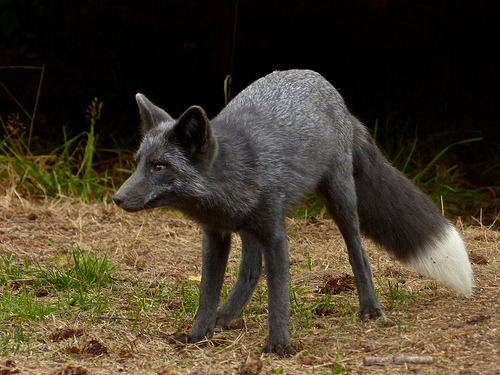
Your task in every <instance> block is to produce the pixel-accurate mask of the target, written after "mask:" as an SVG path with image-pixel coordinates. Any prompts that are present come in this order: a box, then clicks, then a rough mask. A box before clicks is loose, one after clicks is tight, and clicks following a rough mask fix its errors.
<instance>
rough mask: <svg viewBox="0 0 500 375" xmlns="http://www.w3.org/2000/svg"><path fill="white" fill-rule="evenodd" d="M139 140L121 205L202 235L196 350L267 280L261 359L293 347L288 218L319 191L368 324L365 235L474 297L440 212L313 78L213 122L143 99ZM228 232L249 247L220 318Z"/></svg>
mask: <svg viewBox="0 0 500 375" xmlns="http://www.w3.org/2000/svg"><path fill="white" fill-rule="evenodd" d="M136 99H137V103H138V106H139V112H140V116H141V120H142V135H143V139H142V143H141V145H140V147H139V150H138V151H137V154H136V161H137V169H136V170H135V172H134V173H133V174H132V175H131V176H130V178H129V179H128V180H127V181H125V183H124V184H123V185H122V186H121V188H120V189H119V190H118V192H117V193H116V194H115V195H114V197H113V199H114V201H115V202H116V204H117V205H119V206H120V207H122V208H123V209H125V210H127V211H131V212H132V211H138V210H144V209H148V208H153V207H161V206H169V207H174V208H177V209H179V210H181V211H182V212H184V213H186V214H187V215H188V216H190V217H191V218H193V219H194V220H195V221H197V222H198V223H199V224H200V225H201V226H202V228H203V242H202V243H203V245H202V248H203V249H202V251H203V259H202V279H201V286H200V300H199V309H198V313H197V315H196V318H195V321H194V323H193V326H192V328H191V329H190V330H189V333H188V334H181V335H179V336H177V337H176V339H178V340H180V341H184V342H197V341H200V340H203V339H204V338H206V337H210V336H211V335H212V334H213V331H214V328H215V327H216V326H226V325H227V324H228V323H229V322H230V321H231V320H232V319H234V318H236V317H237V316H238V314H239V313H240V311H241V310H242V309H243V307H244V306H245V304H246V303H247V302H248V300H249V299H250V297H251V295H252V293H253V291H254V290H255V287H256V285H257V283H258V281H259V279H260V277H261V274H262V260H264V264H265V268H266V277H267V285H268V311H269V315H268V338H267V341H266V344H265V346H264V351H268V352H278V353H286V352H288V351H289V350H292V349H291V342H290V330H289V275H288V272H289V257H288V250H287V235H286V228H285V221H284V219H285V215H286V214H287V213H288V212H289V210H290V209H291V208H292V207H293V206H294V205H295V204H297V203H298V202H300V200H301V199H302V198H303V196H304V195H305V194H307V193H310V192H315V193H316V194H317V195H318V196H319V197H320V198H321V199H322V200H323V202H324V203H325V205H326V206H327V208H328V210H329V212H330V214H331V216H332V217H333V219H334V220H335V222H336V223H337V225H338V227H339V229H340V231H341V233H342V236H343V238H344V240H345V242H346V244H347V249H348V255H349V261H350V264H351V266H352V269H353V273H354V276H355V280H356V286H357V290H358V295H359V304H360V307H359V313H358V315H359V317H360V318H361V319H377V318H385V316H384V313H383V312H382V310H381V309H380V305H379V303H378V301H377V297H376V295H375V290H374V286H373V282H372V274H371V271H370V265H369V261H368V258H367V256H366V254H365V251H364V249H363V247H362V244H361V237H360V232H362V233H364V234H365V235H367V236H368V237H370V238H372V239H373V240H374V241H376V242H377V243H378V244H380V245H381V246H382V247H384V248H385V249H386V250H388V251H389V252H391V253H392V254H393V255H394V256H395V257H396V258H397V259H399V260H401V261H402V262H403V263H405V264H407V265H408V266H410V267H412V268H414V269H415V270H417V271H419V272H421V273H422V274H424V275H427V276H430V277H432V278H435V279H436V280H439V281H442V282H444V283H445V284H447V285H448V286H450V287H451V288H453V289H455V290H456V291H458V292H459V293H461V294H463V295H465V296H469V295H470V294H471V291H472V288H473V274H472V269H471V265H470V262H469V258H468V255H467V252H466V249H465V246H464V243H463V241H462V239H461V238H460V236H459V234H458V232H457V231H456V229H455V228H454V227H453V225H452V224H451V223H450V222H449V221H448V220H447V219H445V218H444V217H443V216H442V215H441V214H440V212H439V211H438V209H437V208H436V207H435V205H434V204H433V203H432V202H431V201H430V200H429V199H428V198H427V197H426V196H425V195H424V194H423V193H422V192H421V191H420V190H419V189H418V188H417V187H415V185H413V184H412V183H411V182H410V181H409V180H408V179H407V178H405V177H404V176H403V175H402V174H401V173H400V172H399V171H398V170H396V169H395V168H394V167H392V166H391V165H390V164H389V162H388V161H387V160H386V159H385V158H384V157H383V156H382V154H381V152H380V151H379V149H378V148H377V147H376V146H375V144H374V141H373V139H372V137H371V136H370V134H369V132H368V130H367V129H366V128H365V127H364V126H363V125H362V124H361V123H360V122H359V121H358V120H357V119H356V118H355V117H354V116H353V115H352V114H351V113H350V112H349V111H348V109H347V108H346V105H345V104H344V101H343V99H342V97H341V96H340V94H339V93H338V92H337V91H336V90H335V88H334V87H333V86H332V85H331V84H330V83H329V82H328V81H326V80H325V79H324V78H323V77H322V76H321V75H320V74H318V73H316V72H313V71H308V70H290V71H281V72H274V73H271V74H269V75H267V76H265V77H263V78H261V79H259V80H257V81H256V82H254V83H253V84H251V85H250V86H249V87H248V88H246V89H245V90H243V91H242V92H241V93H240V94H239V95H238V96H237V97H236V98H234V99H233V100H232V101H231V102H230V103H229V104H228V105H227V107H226V108H224V109H223V110H222V112H221V113H220V114H219V115H218V116H216V117H215V118H214V119H213V120H211V121H209V119H208V118H207V115H206V114H205V111H204V110H203V109H202V108H201V107H198V106H193V107H190V108H189V109H188V110H187V111H186V112H185V113H184V114H182V115H181V116H180V118H179V119H177V120H175V119H173V118H172V117H171V116H169V115H168V114H167V113H166V112H165V111H164V110H162V109H160V108H159V107H157V106H155V105H154V104H152V103H151V102H150V101H149V100H148V99H147V98H146V97H145V96H144V95H142V94H137V96H136ZM231 232H238V233H239V235H240V236H241V240H242V259H241V264H240V268H239V273H238V278H237V280H236V283H235V285H234V287H233V289H232V290H231V292H230V294H229V296H228V297H227V299H226V300H225V301H224V303H222V305H221V306H220V307H219V308H218V309H217V305H218V302H219V298H220V292H221V288H222V284H223V279H224V272H225V269H226V264H227V259H228V254H229V248H230V241H231Z"/></svg>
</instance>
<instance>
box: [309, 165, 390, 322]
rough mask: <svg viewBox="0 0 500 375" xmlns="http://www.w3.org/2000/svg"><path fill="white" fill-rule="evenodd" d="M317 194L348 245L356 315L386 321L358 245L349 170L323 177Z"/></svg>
mask: <svg viewBox="0 0 500 375" xmlns="http://www.w3.org/2000/svg"><path fill="white" fill-rule="evenodd" d="M317 193H318V196H319V197H320V198H321V199H322V200H323V201H324V203H325V204H326V206H327V208H328V211H329V212H330V214H331V215H332V217H333V218H334V220H335V222H336V223H337V225H338V227H339V229H340V232H341V233H342V236H343V238H344V241H345V243H346V245H347V251H348V255H349V262H350V264H351V267H352V270H353V273H354V277H355V279H356V287H357V290H358V298H359V305H360V308H359V312H358V316H359V318H360V319H361V320H366V319H378V318H382V319H384V320H385V315H384V313H383V312H382V310H381V309H380V305H379V303H378V300H377V296H376V295H375V288H374V286H373V281H372V273H371V270H370V263H369V260H368V257H367V256H366V253H365V250H364V249H363V246H362V245H361V236H360V229H359V219H358V213H357V203H356V200H357V198H356V187H355V184H354V178H353V175H352V171H349V169H343V168H338V169H337V170H336V171H335V172H330V173H329V174H327V175H326V176H324V177H323V179H322V181H321V182H320V184H319V185H318V188H317Z"/></svg>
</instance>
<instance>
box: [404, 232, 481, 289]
mask: <svg viewBox="0 0 500 375" xmlns="http://www.w3.org/2000/svg"><path fill="white" fill-rule="evenodd" d="M407 264H408V265H409V266H410V267H411V268H413V269H415V270H416V271H418V272H420V273H422V274H423V275H425V276H428V277H431V278H433V279H435V280H437V281H441V282H443V283H444V284H446V285H448V286H449V287H450V288H452V289H454V290H456V291H457V292H459V293H460V294H463V295H464V296H466V297H470V295H471V293H472V288H473V286H474V278H473V273H472V267H471V264H470V261H469V256H468V255H467V250H466V249H465V245H464V242H463V241H462V238H461V237H460V235H459V234H458V232H457V230H456V229H455V227H453V226H452V225H450V226H449V227H448V228H446V230H445V232H444V233H443V234H442V235H441V236H440V238H437V239H435V240H434V241H433V242H432V243H430V244H429V245H427V247H426V249H424V250H423V251H421V252H419V254H418V255H417V256H416V257H415V258H413V259H409V260H408V261H407Z"/></svg>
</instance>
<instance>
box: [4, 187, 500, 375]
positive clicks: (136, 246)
mask: <svg viewBox="0 0 500 375" xmlns="http://www.w3.org/2000/svg"><path fill="white" fill-rule="evenodd" d="M287 224H288V232H289V247H290V259H291V279H292V286H293V287H294V291H295V294H296V297H297V301H298V302H297V303H298V305H297V304H292V317H291V319H292V330H293V332H292V337H293V341H294V343H295V345H296V346H297V347H298V348H299V349H300V351H299V353H298V354H297V355H295V356H293V357H288V358H279V357H277V356H275V355H261V354H260V348H261V347H262V345H263V343H264V339H265V335H266V326H265V325H266V316H265V315H266V313H265V308H264V307H263V306H265V305H263V304H262V303H261V302H260V300H259V296H257V297H256V298H255V299H253V300H252V301H251V302H250V306H249V307H248V308H247V309H246V310H245V313H244V314H243V319H244V327H243V328H242V329H237V330H230V331H217V332H216V334H215V336H214V339H213V340H212V341H210V342H209V343H208V346H207V347H205V348H199V347H197V346H194V345H191V346H178V345H173V344H171V343H170V342H169V337H170V336H171V335H172V334H174V333H175V332H177V331H178V330H180V329H182V330H185V329H186V327H187V325H188V324H189V323H190V321H191V320H192V318H193V317H192V316H181V317H180V318H178V319H175V318H174V317H173V315H172V312H171V310H172V303H171V301H170V302H169V301H165V303H162V304H160V305H159V306H157V307H156V308H155V310H152V311H145V312H144V313H143V314H142V315H141V316H140V317H139V318H138V320H133V319H125V318H123V319H121V318H117V319H111V317H120V316H128V315H124V312H123V311H124V310H125V309H126V303H124V300H126V298H127V296H126V295H116V296H114V298H113V299H112V300H111V301H110V306H111V308H110V311H109V312H108V313H107V314H106V316H103V319H93V320H92V321H91V322H89V320H88V319H89V317H88V315H86V314H85V312H81V313H78V314H74V315H69V316H68V317H64V316H54V317H53V319H51V320H47V321H45V322H43V323H40V322H34V323H32V325H31V327H32V328H33V332H35V333H34V336H33V337H32V340H31V341H32V345H31V352H30V353H28V352H26V351H23V350H21V351H20V352H19V353H18V354H15V355H14V354H8V355H7V356H6V357H4V359H3V361H2V362H0V366H1V367H0V373H2V374H7V373H15V372H14V371H19V373H21V374H45V373H47V374H118V373H124V374H175V373H182V372H186V369H196V370H192V371H191V372H189V371H188V372H186V373H197V374H202V373H209V372H210V373H215V374H233V373H237V372H238V367H239V366H240V365H241V364H242V363H244V362H245V361H246V360H247V359H248V356H249V355H250V354H254V355H256V356H257V357H258V358H257V359H255V356H254V357H253V359H251V360H254V361H255V360H256V361H257V363H258V362H261V364H262V365H263V366H262V370H261V373H265V374H272V373H283V374H331V373H338V372H342V371H341V369H342V368H343V369H344V370H343V371H348V372H349V373H366V374H371V373H394V374H401V373H414V372H417V373H444V374H447V373H464V374H466V373H467V374H469V373H474V374H475V373H485V374H492V373H497V374H498V373H499V370H498V368H499V365H498V364H499V363H500V356H499V347H500V319H499V311H500V305H499V302H498V296H499V294H498V292H499V283H500V280H499V277H500V276H499V271H500V266H499V256H500V255H499V244H500V234H499V232H496V231H492V230H489V229H487V228H484V227H480V226H469V227H462V226H461V225H460V223H458V228H459V230H460V232H461V233H462V235H463V237H464V238H465V240H466V242H467V246H468V249H469V250H470V251H471V252H472V253H473V254H474V258H473V259H474V261H475V262H476V263H485V261H486V262H487V263H486V264H473V267H474V271H475V275H476V283H477V287H476V289H475V292H474V295H473V297H472V298H471V299H463V298H460V297H457V295H455V294H454V293H453V292H451V291H449V290H448V289H446V288H445V287H442V286H436V285H435V284H434V283H433V282H432V281H430V280H428V279H424V278H421V277H419V275H417V274H415V273H412V272H410V271H408V270H407V269H405V268H404V267H402V266H401V265H400V264H398V263H396V262H393V261H392V260H391V259H390V258H389V257H388V256H387V254H386V253H384V252H380V251H378V250H377V249H376V248H375V246H374V245H373V244H371V243H370V242H368V241H365V243H366V248H367V250H368V252H369V255H370V258H371V263H372V267H373V273H374V275H375V284H376V286H377V288H378V289H379V293H380V301H381V303H382V305H383V308H384V310H385V312H386V314H387V316H388V318H389V319H391V320H392V321H393V322H394V324H393V325H387V326H381V325H379V324H377V323H373V322H372V323H360V322H357V321H356V320H355V319H354V313H353V312H352V310H353V307H354V308H356V307H357V297H356V292H355V291H345V292H343V293H341V294H340V295H338V296H332V297H331V299H332V304H333V305H334V306H336V308H337V309H339V311H334V312H332V313H331V314H329V315H328V314H327V315H326V316H322V315H316V314H311V309H312V308H313V306H314V304H315V303H316V302H317V301H318V300H320V299H321V298H322V297H323V296H322V295H321V294H319V293H318V292H317V290H318V289H319V287H320V286H322V285H324V283H325V278H326V277H328V276H340V275H342V274H343V273H348V274H351V269H350V266H349V264H348V261H347V255H346V250H345V245H344V243H343V241H342V238H341V236H340V234H339V232H338V230H337V228H336V227H335V225H334V224H333V223H332V222H331V221H329V220H318V221H314V222H312V221H304V220H294V219H289V220H288V223H287ZM234 239H235V241H233V242H234V245H233V246H234V250H233V251H232V254H231V258H230V270H235V269H237V266H238V261H239V250H238V247H239V241H238V240H237V237H234ZM50 242H51V243H53V245H51V244H50ZM75 246H79V247H80V248H82V249H88V248H90V247H92V248H93V249H94V250H93V251H95V252H96V253H100V254H106V255H107V256H108V259H109V260H110V261H111V263H112V264H113V265H114V266H115V267H117V268H118V270H119V272H118V275H119V276H118V278H117V279H118V280H121V281H120V282H122V283H127V282H128V281H127V280H129V279H134V278H135V279H139V280H141V281H143V282H144V283H145V284H144V285H147V284H151V285H155V283H156V284H158V283H163V284H165V285H171V286H175V285H179V283H180V282H183V281H186V280H188V279H189V278H190V277H194V278H196V277H197V276H199V275H200V269H201V252H200V246H201V238H200V230H199V229H198V227H197V226H196V225H195V224H194V223H192V222H191V221H189V220H187V219H185V218H183V217H181V216H180V215H178V214H176V213H173V212H170V211H164V210H154V211H148V212H142V213H137V214H128V213H126V212H124V211H122V210H120V209H118V208H116V207H115V206H113V205H109V204H106V203H101V204H82V203H75V202H74V201H72V200H64V199H59V200H51V199H40V200H33V199H31V200H26V199H23V198H21V197H19V196H17V195H16V194H15V192H14V191H13V190H9V191H7V192H6V193H5V194H4V195H2V196H1V197H0V253H1V254H6V253H9V254H10V253H13V254H15V255H16V256H17V258H18V259H24V258H29V259H32V260H34V261H37V262H50V261H51V259H52V258H51V256H53V255H54V254H57V253H58V252H60V251H61V250H62V249H70V248H74V247H75ZM234 277H235V276H234V272H228V274H227V284H228V285H229V284H230V283H231V282H233V281H234ZM387 280H389V281H391V283H393V284H392V285H394V284H395V283H396V281H397V280H399V281H400V282H401V281H402V280H404V281H405V282H404V284H400V288H401V290H400V291H401V292H402V293H403V294H404V296H406V297H407V298H406V299H403V300H400V301H399V300H398V301H395V300H393V299H390V298H388V297H385V296H386V295H387V293H388V284H387ZM262 289H264V288H262ZM259 293H260V296H262V293H263V292H262V290H261V291H260V292H259ZM178 302H179V301H178ZM106 317H109V319H106ZM62 328H66V329H69V330H72V329H75V330H77V331H76V332H78V334H75V335H71V334H69V335H66V336H64V337H63V338H62V339H60V340H55V341H54V340H52V339H51V337H54V334H55V335H56V336H57V334H58V332H59V331H57V330H58V329H62ZM79 329H83V334H82V331H81V330H80V331H78V330H79ZM54 332H56V333H54ZM65 332H66V331H65ZM51 334H52V336H51ZM94 341H96V342H97V343H98V344H100V345H102V347H99V345H97V344H96V343H95V342H94ZM94 344H95V345H94ZM96 345H97V347H96ZM71 348H73V349H71ZM74 348H77V349H74ZM84 348H86V349H84ZM72 350H73V351H72ZM405 354H408V355H409V354H412V355H431V356H433V357H434V358H435V363H434V364H432V365H394V364H391V365H386V366H364V365H363V358H364V357H365V356H390V355H405ZM250 362H251V361H250ZM249 366H250V369H252V368H253V369H255V370H257V367H252V365H249ZM2 371H3V372H2ZM8 371H11V372H8Z"/></svg>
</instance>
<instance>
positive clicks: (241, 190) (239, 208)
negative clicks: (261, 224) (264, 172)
mask: <svg viewBox="0 0 500 375" xmlns="http://www.w3.org/2000/svg"><path fill="white" fill-rule="evenodd" d="M234 139H235V138H229V137H226V136H219V137H218V150H217V154H216V156H215V158H214V160H213V162H212V163H211V166H210V168H209V169H207V170H205V171H203V172H202V176H201V181H200V187H201V188H202V190H200V193H199V194H194V195H193V196H190V197H189V199H188V200H186V201H185V202H180V203H181V204H180V206H179V207H178V208H179V209H180V210H181V211H183V212H184V213H186V214H187V215H188V216H191V217H192V218H193V219H195V220H196V221H198V222H199V223H200V224H202V225H206V226H209V227H213V228H214V229H220V230H238V229H239V227H241V225H242V224H243V222H244V221H245V220H246V218H247V217H248V216H249V214H250V213H251V212H252V211H253V210H254V208H255V206H256V205H257V201H258V190H259V189H258V186H256V184H255V180H254V179H253V178H252V174H253V171H255V168H254V166H253V165H252V160H250V158H249V157H248V146H249V145H245V144H244V143H245V142H244V140H242V139H240V138H236V139H238V141H236V142H234Z"/></svg>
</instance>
